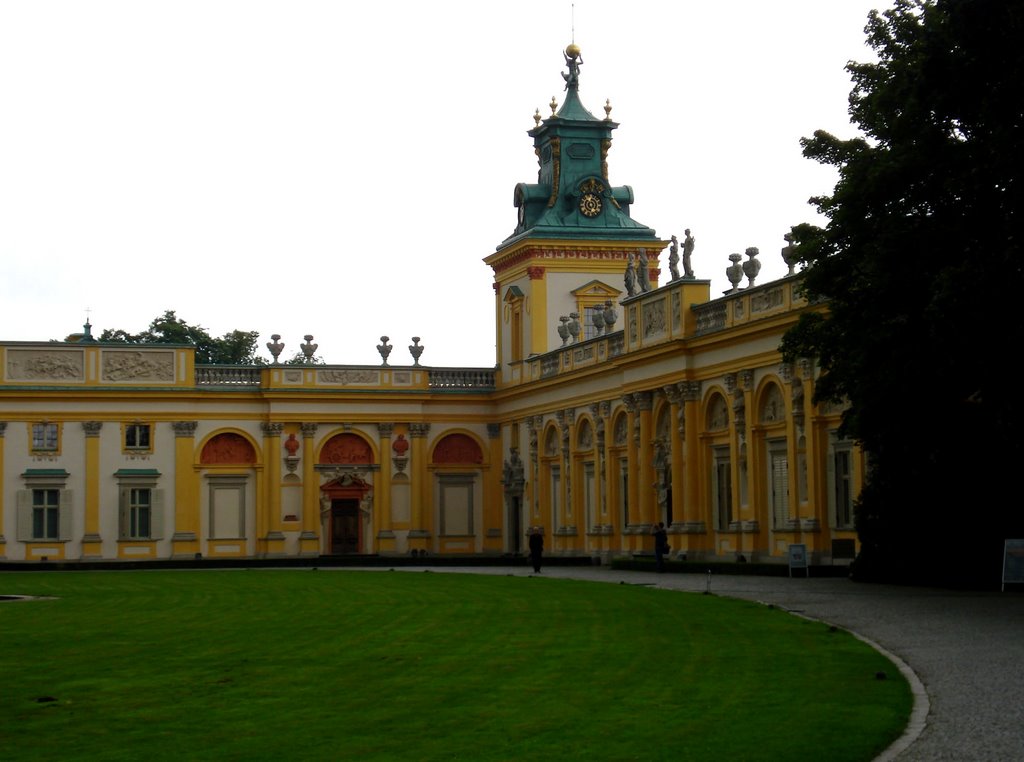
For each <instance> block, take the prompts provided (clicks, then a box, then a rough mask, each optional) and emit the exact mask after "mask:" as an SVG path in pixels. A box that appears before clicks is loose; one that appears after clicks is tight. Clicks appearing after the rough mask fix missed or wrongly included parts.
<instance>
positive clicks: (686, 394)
mask: <svg viewBox="0 0 1024 762" xmlns="http://www.w3.org/2000/svg"><path fill="white" fill-rule="evenodd" d="M678 386H679V392H680V395H681V396H682V402H683V405H682V411H681V412H682V423H681V424H680V425H681V426H683V427H684V432H683V450H684V458H683V463H684V472H683V495H684V499H683V513H682V517H683V523H684V524H685V526H686V527H687V528H688V531H689V532H695V533H704V532H707V528H708V527H709V526H713V525H714V522H713V521H712V520H711V515H710V513H709V511H710V510H711V505H710V500H709V501H708V504H707V505H704V506H702V505H701V501H700V482H701V473H700V468H701V466H700V464H701V455H700V430H701V423H700V395H701V383H700V381H682V382H680V383H679V385H678Z"/></svg>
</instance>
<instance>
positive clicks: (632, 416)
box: [622, 394, 643, 550]
mask: <svg viewBox="0 0 1024 762" xmlns="http://www.w3.org/2000/svg"><path fill="white" fill-rule="evenodd" d="M622 404H623V406H624V407H625V408H626V430H627V432H628V433H627V435H626V481H627V484H626V489H627V492H628V494H627V495H626V505H627V507H628V515H629V520H628V522H627V524H626V526H625V527H624V528H623V535H629V536H630V537H629V542H627V541H626V540H627V538H626V537H623V538H622V539H623V543H622V544H623V550H639V549H640V548H638V547H636V543H635V542H634V539H635V535H636V533H637V532H642V531H643V528H642V527H641V526H640V500H639V494H640V492H639V489H638V488H639V486H640V473H639V469H638V466H637V440H638V439H639V434H638V433H637V432H638V431H639V425H640V421H639V418H638V416H637V407H636V395H635V394H624V395H623V396H622Z"/></svg>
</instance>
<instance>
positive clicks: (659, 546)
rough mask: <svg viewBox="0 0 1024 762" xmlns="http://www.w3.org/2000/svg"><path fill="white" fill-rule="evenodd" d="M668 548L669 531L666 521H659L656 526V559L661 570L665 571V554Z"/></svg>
mask: <svg viewBox="0 0 1024 762" xmlns="http://www.w3.org/2000/svg"><path fill="white" fill-rule="evenodd" d="M668 550H669V548H668V531H667V530H666V529H665V522H664V521H659V522H658V525H657V526H656V527H655V528H654V561H655V564H656V566H657V569H658V571H659V572H663V571H665V554H666V553H668Z"/></svg>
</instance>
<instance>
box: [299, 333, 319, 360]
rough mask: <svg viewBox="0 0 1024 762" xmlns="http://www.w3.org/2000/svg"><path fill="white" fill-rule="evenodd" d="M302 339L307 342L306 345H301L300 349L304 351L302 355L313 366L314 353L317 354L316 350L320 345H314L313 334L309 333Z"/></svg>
mask: <svg viewBox="0 0 1024 762" xmlns="http://www.w3.org/2000/svg"><path fill="white" fill-rule="evenodd" d="M302 338H304V339H305V340H306V343H305V344H300V345H299V348H300V349H301V350H302V354H303V356H304V357H305V358H306V362H307V363H310V364H312V362H313V353H314V352H316V348H317V347H318V346H320V345H319V344H314V343H313V334H311V333H307V334H306V335H305V336H303V337H302Z"/></svg>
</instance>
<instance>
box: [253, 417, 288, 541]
mask: <svg viewBox="0 0 1024 762" xmlns="http://www.w3.org/2000/svg"><path fill="white" fill-rule="evenodd" d="M260 428H261V429H262V430H263V452H264V453H266V463H267V467H266V471H265V472H264V479H265V482H266V489H265V493H266V499H265V500H264V501H262V503H261V504H259V505H257V506H256V553H257V554H258V555H264V556H270V557H274V556H283V555H285V547H284V532H283V526H282V524H281V460H282V458H283V457H284V456H283V455H282V453H281V432H282V431H284V424H283V423H261V424H260Z"/></svg>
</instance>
